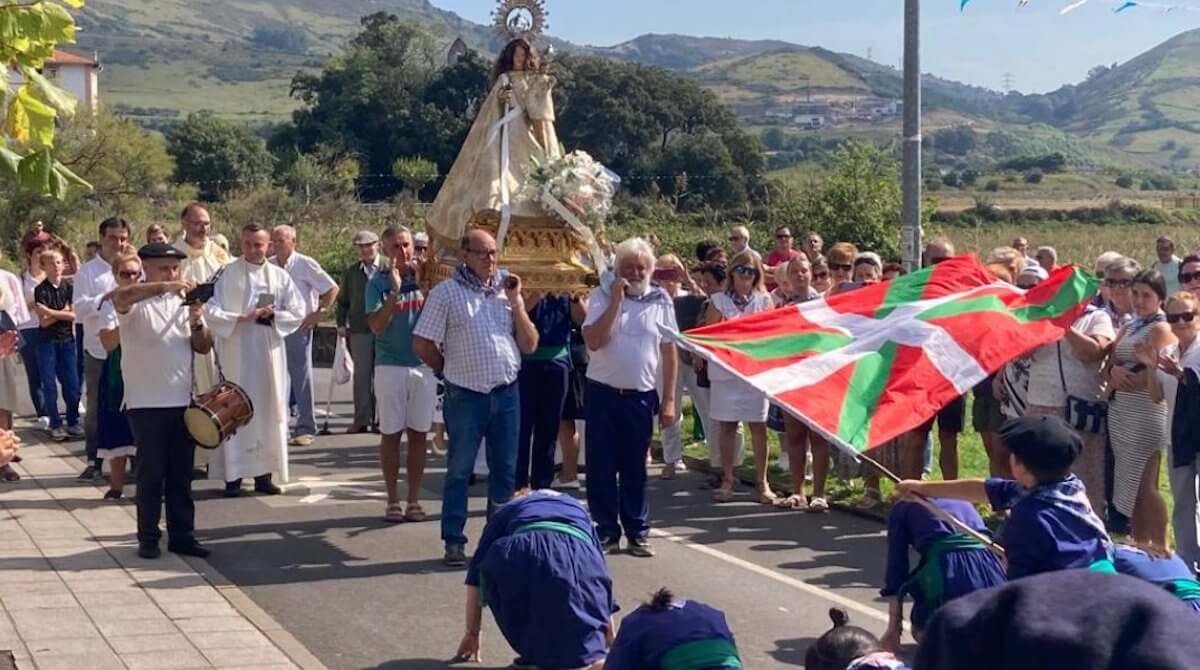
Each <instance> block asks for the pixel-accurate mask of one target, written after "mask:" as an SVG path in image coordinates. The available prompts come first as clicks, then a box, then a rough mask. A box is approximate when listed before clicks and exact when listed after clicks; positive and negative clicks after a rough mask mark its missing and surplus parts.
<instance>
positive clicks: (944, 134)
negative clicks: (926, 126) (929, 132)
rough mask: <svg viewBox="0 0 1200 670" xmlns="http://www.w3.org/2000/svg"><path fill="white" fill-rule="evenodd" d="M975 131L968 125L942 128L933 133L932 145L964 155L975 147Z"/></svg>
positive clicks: (947, 151)
mask: <svg viewBox="0 0 1200 670" xmlns="http://www.w3.org/2000/svg"><path fill="white" fill-rule="evenodd" d="M975 144H976V140H975V131H974V130H972V129H971V127H970V126H954V127H953V128H943V129H941V130H939V131H937V132H936V133H934V134H933V146H934V147H935V148H937V149H938V150H940V151H944V152H946V153H948V154H953V155H955V156H966V155H967V154H969V153H971V151H973V150H974V149H975Z"/></svg>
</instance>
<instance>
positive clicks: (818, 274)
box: [813, 272, 829, 279]
mask: <svg viewBox="0 0 1200 670" xmlns="http://www.w3.org/2000/svg"><path fill="white" fill-rule="evenodd" d="M828 278H829V273H828V272H814V273H813V279H828Z"/></svg>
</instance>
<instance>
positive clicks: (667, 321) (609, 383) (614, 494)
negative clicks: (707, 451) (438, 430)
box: [451, 237, 678, 557]
mask: <svg viewBox="0 0 1200 670" xmlns="http://www.w3.org/2000/svg"><path fill="white" fill-rule="evenodd" d="M615 268H616V270H615V275H607V276H606V277H605V278H604V279H603V280H601V284H600V288H599V289H598V290H595V291H592V294H591V296H590V297H589V298H588V307H587V319H586V320H585V321H584V323H583V339H584V341H585V342H586V343H587V347H588V353H589V355H590V359H589V361H588V370H587V378H588V385H587V391H586V396H585V398H586V400H585V402H584V411H585V412H586V413H587V420H586V425H587V432H586V434H585V439H584V442H585V447H586V449H587V454H586V456H587V466H588V482H587V499H588V509H589V511H590V512H591V514H592V518H593V519H595V520H596V534H597V535H598V536H599V537H600V542H601V543H602V544H603V545H604V550H605V551H606V552H608V553H617V552H619V551H620V549H621V532H622V529H624V533H625V536H626V537H627V538H628V540H629V553H630V554H633V555H634V556H639V557H650V556H653V555H654V550H653V549H652V548H651V547H650V543H649V540H648V539H647V537H648V536H649V534H650V526H649V524H648V523H647V521H646V519H647V517H648V516H649V507H648V506H647V502H646V454H647V451H648V450H649V449H650V437H651V435H652V434H653V432H654V415H655V414H658V420H659V425H660V426H661V427H663V428H666V427H668V426H670V425H672V424H673V423H674V422H675V412H676V408H675V384H676V379H677V377H676V368H677V365H678V359H677V357H676V352H675V345H674V343H673V342H671V341H670V340H668V339H665V338H664V337H663V335H662V333H661V331H660V328H667V329H669V330H678V327H677V325H676V323H675V308H674V305H673V304H672V302H671V298H670V297H669V296H667V293H666V291H664V290H662V289H661V288H658V287H656V286H651V285H650V275H651V273H652V272H653V271H654V250H653V249H652V248H651V247H650V245H649V244H648V243H647V242H646V241H645V240H642V239H641V238H636V237H635V238H632V239H628V240H625V241H624V242H622V243H621V244H620V245H618V246H617V255H616V265H615ZM660 363H661V365H662V379H663V384H662V385H663V389H662V398H661V399H660V398H659V395H658V392H657V391H656V390H655V382H656V377H657V372H658V369H659V365H660ZM451 435H453V433H451ZM618 480H619V481H618Z"/></svg>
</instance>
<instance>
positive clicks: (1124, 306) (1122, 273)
mask: <svg viewBox="0 0 1200 670" xmlns="http://www.w3.org/2000/svg"><path fill="white" fill-rule="evenodd" d="M1141 271H1142V266H1141V265H1140V264H1139V263H1138V262H1137V261H1135V260H1133V259H1132V258H1124V257H1123V258H1120V259H1118V260H1115V261H1113V262H1112V263H1109V264H1108V267H1106V268H1105V269H1104V283H1103V284H1102V285H1101V286H1102V290H1103V291H1104V292H1105V296H1106V297H1107V305H1106V308H1107V309H1108V314H1109V316H1111V317H1112V320H1113V325H1114V326H1118V327H1119V326H1124V325H1126V324H1128V323H1129V322H1130V321H1132V320H1133V319H1134V316H1135V315H1134V313H1133V278H1134V277H1136V276H1137V274H1138V273H1139V272H1141Z"/></svg>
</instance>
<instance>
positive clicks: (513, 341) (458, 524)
mask: <svg viewBox="0 0 1200 670" xmlns="http://www.w3.org/2000/svg"><path fill="white" fill-rule="evenodd" d="M497 253H498V252H497V249H496V240H495V239H493V238H492V236H491V235H489V234H488V233H487V232H485V231H482V230H472V231H469V232H468V233H467V234H466V235H465V236H464V237H463V239H462V262H461V263H460V264H459V266H458V268H457V269H456V270H455V272H454V274H453V275H452V276H451V278H450V279H449V280H447V281H443V282H442V283H440V284H438V285H437V286H436V287H434V289H433V290H432V291H430V292H429V296H428V297H427V298H426V300H425V305H424V310H423V311H422V312H421V318H420V320H419V321H417V325H416V327H415V328H414V329H413V341H412V346H413V350H414V351H415V352H416V354H417V356H418V357H420V359H421V360H422V361H424V362H425V364H426V365H428V366H429V367H430V368H432V369H433V371H434V372H436V373H438V374H440V375H442V376H444V377H445V380H446V399H445V402H444V404H443V409H442V412H443V415H444V416H445V420H446V430H447V432H448V433H449V437H450V439H449V450H448V453H447V456H446V478H445V482H444V484H443V486H442V541H443V542H444V543H445V548H446V552H445V556H444V557H443V562H444V563H445V564H446V565H448V566H450V567H462V566H464V565H466V564H467V556H466V545H467V536H466V535H465V534H464V532H463V531H464V528H465V527H466V523H467V494H468V491H467V488H468V480H469V479H470V477H471V471H472V469H473V466H474V464H475V455H476V453H477V452H478V451H479V445H480V442H481V441H484V440H486V443H487V461H488V469H489V475H488V505H487V507H488V515H489V516H491V513H492V511H493V510H494V509H495V507H497V506H499V505H503V504H504V503H506V502H508V501H509V499H511V498H512V495H513V489H514V486H515V480H516V472H517V437H518V432H519V430H520V424H521V412H520V397H519V391H518V388H517V384H516V382H517V374H518V372H519V371H520V369H521V354H532V353H533V352H534V351H535V350H536V349H537V344H538V334H537V329H536V328H535V327H534V325H533V322H532V321H531V320H530V319H529V314H528V313H527V312H526V311H525V299H524V298H523V297H522V296H521V279H520V278H519V277H517V276H516V275H511V274H508V273H507V272H506V271H503V270H498V269H497V261H498V259H497ZM533 401H534V399H532V398H531V399H530V402H533Z"/></svg>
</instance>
